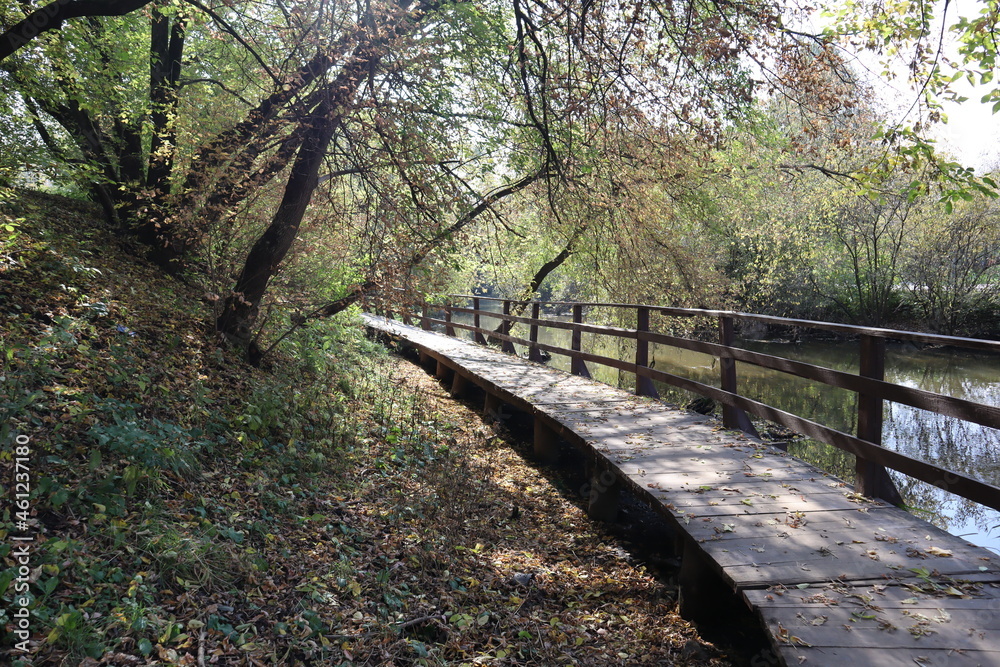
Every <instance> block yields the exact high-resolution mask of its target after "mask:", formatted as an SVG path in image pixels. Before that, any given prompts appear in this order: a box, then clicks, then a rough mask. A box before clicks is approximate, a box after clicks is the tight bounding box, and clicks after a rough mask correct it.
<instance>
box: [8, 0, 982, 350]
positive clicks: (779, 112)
mask: <svg viewBox="0 0 1000 667" xmlns="http://www.w3.org/2000/svg"><path fill="white" fill-rule="evenodd" d="M935 7H936V5H935V4H934V3H925V4H923V5H921V6H919V7H918V6H912V7H911V6H910V5H909V4H906V5H903V4H892V3H879V4H877V5H867V4H864V3H849V4H848V5H845V6H843V7H840V8H839V9H837V10H836V13H835V16H833V18H832V23H830V27H828V28H827V29H826V30H824V31H822V32H814V33H810V32H808V31H805V30H800V29H795V26H799V25H807V24H808V22H809V20H810V17H812V16H813V14H812V13H811V9H810V8H808V7H798V6H794V5H791V4H788V3H778V2H758V1H754V2H744V3H729V2H718V1H710V0H686V1H683V2H671V3H666V2H660V1H659V0H642V1H640V2H629V3H625V2H613V1H602V0H593V1H588V2H584V3H574V2H568V1H563V0H550V1H539V2H527V1H526V0H482V1H476V2H471V1H459V0H377V1H375V2H368V3H365V4H351V3H342V2H337V1H336V0H310V1H308V2H298V3H294V4H286V3H284V2H283V1H281V0H273V1H271V2H264V3H259V2H255V3H249V2H241V1H239V0H226V1H224V2H217V3H212V2H201V1H200V0H170V1H164V0H158V1H156V2H150V3H143V2H124V1H112V0H108V1H105V2H98V1H97V0H91V1H89V2H85V1H84V0H71V1H70V2H65V3H63V2H58V3H52V4H51V5H42V6H39V7H34V6H31V5H28V4H26V3H13V2H6V3H0V17H2V21H3V25H4V30H5V33H4V39H5V40H6V41H5V42H4V44H6V45H7V46H6V47H4V48H5V49H6V50H3V51H0V58H2V59H0V80H2V82H3V86H4V88H5V90H7V91H8V92H9V93H10V94H9V95H7V96H5V100H4V101H3V102H0V104H2V105H3V107H2V109H0V117H2V118H3V123H4V125H5V127H6V128H8V129H9V131H8V132H5V133H4V137H5V138H4V139H3V140H2V141H4V143H5V144H6V145H4V146H3V149H4V156H5V157H4V163H3V164H0V170H2V171H0V175H3V176H4V177H5V178H6V179H7V180H8V181H10V180H16V179H21V180H22V181H24V180H25V179H29V180H30V179H34V182H36V183H46V184H54V185H56V186H58V187H62V188H65V189H70V190H72V189H76V190H78V191H80V192H83V193H87V195H88V196H90V197H91V198H93V199H94V200H95V201H97V202H99V203H100V204H101V206H102V207H103V210H104V211H105V216H106V218H107V221H108V224H109V225H111V226H112V227H113V228H114V229H116V230H118V232H119V233H120V234H122V235H123V236H133V237H135V238H137V239H138V240H139V241H140V242H141V243H143V244H145V246H146V247H147V248H149V249H150V253H151V255H152V256H153V258H154V259H156V260H157V261H158V262H160V263H161V264H162V265H163V266H164V267H165V268H167V269H168V270H170V271H172V272H177V273H184V272H185V271H187V272H190V271H196V272H198V271H200V272H201V274H202V275H205V276H207V278H208V282H209V283H210V284H211V286H212V288H213V290H215V291H216V292H217V293H218V294H219V295H220V296H219V299H218V301H217V304H218V312H217V316H218V319H217V325H218V327H219V329H220V330H221V331H223V332H224V333H226V334H227V335H228V336H229V337H230V338H231V339H232V340H234V341H237V342H238V343H239V344H241V345H243V346H246V347H248V348H250V347H252V345H251V343H252V339H253V338H254V336H255V332H256V330H257V329H258V328H259V326H260V319H259V318H260V313H261V308H262V307H263V306H264V305H265V301H266V295H267V294H268V293H269V289H270V288H271V286H272V285H273V281H274V280H276V279H277V280H279V281H283V282H282V284H283V285H284V287H285V289H284V294H285V297H284V298H285V300H286V302H291V303H294V304H295V307H296V308H298V309H299V310H300V317H305V316H309V315H315V316H319V315H328V314H332V313H334V312H337V311H339V310H340V309H342V308H344V307H346V306H347V305H349V304H350V303H351V302H352V301H354V300H355V299H357V298H358V297H359V296H361V295H363V294H370V293H374V292H377V291H378V290H380V289H382V288H385V287H399V286H403V285H407V284H410V283H412V282H414V281H417V282H421V281H422V282H423V284H424V286H425V287H430V286H433V285H434V284H437V283H440V282H441V280H446V279H447V276H448V274H449V272H451V273H453V272H454V268H455V267H456V266H457V265H456V264H455V261H456V259H459V258H461V257H462V256H463V253H464V254H465V257H466V258H468V257H469V256H470V255H469V253H468V252H466V251H468V250H470V249H471V248H474V247H480V249H481V246H482V244H481V243H479V242H478V241H476V242H474V240H473V236H475V237H476V238H480V239H488V238H493V239H494V240H498V239H500V238H501V236H504V235H505V236H506V238H508V240H515V239H529V238H537V237H538V236H539V234H542V235H547V236H548V238H549V239H550V242H547V243H543V244H542V245H539V246H537V247H538V248H542V247H546V246H548V247H551V248H552V252H551V255H550V256H548V257H541V256H538V254H537V253H535V255H534V256H535V257H536V258H537V261H536V262H535V265H534V266H533V267H528V266H526V267H525V269H524V270H525V271H526V272H527V275H526V277H525V279H522V285H521V288H520V292H519V293H520V294H529V293H531V292H533V291H535V290H536V289H537V288H538V285H537V284H535V283H536V282H537V281H532V280H530V279H527V277H528V275H533V276H535V277H536V278H537V277H538V276H539V275H540V274H539V273H538V272H539V271H540V270H541V268H542V267H543V266H549V267H552V268H550V269H549V272H551V271H552V270H554V269H555V268H556V267H558V266H559V265H562V264H564V263H566V262H569V263H570V264H572V263H573V261H574V260H573V259H572V258H574V257H576V258H579V259H580V260H581V261H582V259H583V258H585V257H589V258H590V261H592V262H593V263H594V265H595V266H596V265H600V266H601V269H600V272H601V273H602V274H603V275H605V276H606V277H608V279H609V280H611V278H610V276H611V275H612V274H614V273H616V272H621V274H620V275H621V276H622V277H625V276H632V277H633V278H634V277H635V276H636V275H639V274H638V273H637V272H636V271H633V270H632V269H631V268H630V267H634V266H637V265H638V264H642V263H643V262H645V263H647V264H648V270H649V271H650V272H652V273H656V272H659V273H661V274H669V275H670V276H673V277H672V278H666V279H665V282H664V281H659V282H660V283H662V284H661V288H662V290H665V291H661V292H660V294H659V295H651V297H657V298H658V296H661V295H664V294H674V295H676V297H671V298H679V299H686V300H690V301H692V302H693V301H700V300H701V301H703V300H704V298H705V296H706V295H701V296H698V295H696V294H693V293H692V290H690V289H687V290H686V289H684V288H683V286H684V285H688V286H693V285H703V286H707V285H715V286H716V287H713V288H712V289H710V290H708V291H712V292H715V293H716V294H719V293H722V292H726V291H727V289H728V288H726V287H725V286H724V285H723V283H724V282H725V281H724V280H723V276H722V274H725V272H726V271H725V261H722V260H720V259H719V257H720V252H722V251H720V250H719V249H718V248H717V246H716V245H713V244H711V243H706V242H705V241H704V240H701V241H697V242H695V240H694V237H695V236H697V233H696V232H695V227H693V226H692V224H693V223H692V220H693V219H692V217H691V216H693V215H694V212H695V211H698V210H700V211H702V212H703V213H704V212H705V211H707V210H720V209H719V208H718V207H719V202H718V201H716V202H715V203H711V204H710V205H709V208H708V209H706V208H705V205H706V204H708V199H706V198H711V197H713V196H714V195H712V194H711V193H712V192H715V193H717V194H718V193H719V192H720V190H719V186H718V185H712V184H711V183H717V182H718V178H719V177H720V175H721V174H723V173H725V174H727V175H726V176H725V178H732V177H735V175H736V172H735V171H733V169H735V168H736V166H735V165H734V167H733V168H732V169H730V168H727V167H725V166H724V165H725V164H726V162H727V161H728V160H731V158H730V157H726V158H724V159H722V160H721V161H720V159H719V156H721V155H722V154H723V153H722V152H720V151H725V150H726V147H727V146H738V145H739V144H740V143H741V142H743V143H745V142H746V141H747V139H746V137H748V136H751V135H752V136H756V137H757V138H755V139H752V140H750V141H751V143H753V144H760V143H761V141H762V140H763V141H765V142H767V141H770V139H767V137H768V136H772V137H774V136H776V135H777V136H780V137H781V138H782V141H781V142H779V143H782V144H783V145H782V146H780V147H777V146H776V148H775V150H779V151H780V155H778V154H777V153H776V154H775V160H776V161H775V162H772V163H771V164H769V165H768V168H769V169H774V168H778V169H779V170H783V171H784V173H786V175H787V174H789V173H792V172H796V173H799V174H802V173H805V172H807V171H810V172H816V173H817V174H821V175H823V176H824V177H826V178H832V179H834V180H839V181H841V182H844V183H848V184H851V185H852V186H853V187H856V188H857V189H858V191H859V192H860V193H861V194H862V195H863V196H866V197H868V198H869V199H870V200H872V201H874V200H876V199H878V198H880V197H883V196H896V195H894V194H892V193H897V194H898V193H904V194H903V195H902V196H904V197H909V198H910V199H912V198H913V197H915V196H917V195H919V194H921V193H930V192H931V191H934V190H935V188H937V190H936V191H935V192H936V194H935V195H934V196H936V197H938V198H943V199H944V200H947V201H948V205H949V206H952V205H953V202H954V201H956V200H959V199H972V198H974V196H975V193H976V192H987V191H989V190H991V189H992V188H993V187H994V186H993V183H992V181H990V180H989V179H988V178H982V179H980V178H977V177H975V176H974V175H973V174H972V172H971V171H970V170H968V169H965V168H963V167H961V166H960V165H958V164H957V163H956V162H954V161H953V160H950V159H949V158H947V157H944V156H941V155H939V154H937V153H935V152H934V150H933V144H932V143H931V142H930V141H929V140H928V139H927V138H926V134H925V131H926V129H927V121H929V120H933V119H934V118H936V117H938V116H939V113H940V101H941V100H942V99H946V98H947V97H948V96H949V95H950V94H951V91H952V88H951V87H950V83H951V82H953V81H956V80H957V78H958V77H959V76H963V77H967V78H971V79H972V80H974V82H976V83H980V84H986V85H988V84H989V83H990V82H991V76H992V75H991V72H990V63H991V62H992V60H991V58H992V57H993V55H992V54H993V53H994V52H995V48H994V47H993V45H992V42H990V40H989V38H988V37H986V36H984V35H985V32H986V31H985V27H987V26H990V25H992V21H993V19H994V17H995V11H994V10H995V7H994V6H993V4H989V3H988V4H987V5H986V7H985V8H984V9H983V10H982V13H980V14H979V15H978V16H977V17H970V18H960V19H958V20H957V21H956V22H954V23H953V24H952V25H951V26H948V27H942V28H941V30H940V31H939V32H938V33H937V34H936V36H935V32H934V30H933V29H934V27H935V26H936V25H937V24H936V23H935V16H938V18H939V19H940V18H944V20H945V23H941V25H942V26H947V24H948V17H947V15H946V13H945V11H944V10H946V9H947V8H948V5H947V3H944V4H942V5H941V7H940V8H939V9H936V8H935ZM935 11H938V12H939V14H938V15H936V14H935ZM942 15H943V16H942ZM938 23H940V20H939V21H938ZM28 26H32V27H31V28H29V27H28ZM946 34H947V35H954V36H956V37H957V39H958V49H957V52H956V54H955V55H954V57H952V58H950V59H948V58H945V57H944V56H943V55H942V53H943V51H942V49H943V46H942V44H943V40H944V36H945V35H946ZM850 48H859V49H860V48H864V49H868V50H871V51H874V52H876V53H880V54H883V55H885V56H887V57H898V56H900V54H904V53H907V54H909V56H908V57H909V59H910V60H909V65H908V70H907V71H908V76H909V77H910V78H911V79H913V81H914V82H915V83H916V84H918V91H917V93H915V96H914V100H915V103H917V104H918V106H920V107H921V108H922V109H925V110H926V111H927V112H928V114H929V115H928V116H926V117H921V118H920V120H918V121H917V122H915V123H913V124H912V125H910V126H904V125H900V124H898V123H896V124H893V123H892V122H890V121H889V120H888V118H887V117H886V116H885V115H884V114H883V115H880V113H879V111H878V105H877V102H876V101H875V98H876V97H877V96H876V95H874V93H873V92H872V91H873V83H872V82H871V81H865V80H864V77H862V76H860V75H859V74H858V72H857V68H855V67H852V65H851V64H850V59H849V57H848V51H847V49H850ZM887 67H888V66H887ZM892 71H893V70H892V69H891V68H888V69H887V73H889V74H891V73H892ZM995 96H996V94H995V89H992V88H991V89H989V91H988V92H987V93H986V95H985V96H984V99H990V100H992V99H993V97H995ZM765 117H767V118H770V119H771V120H768V121H767V122H763V123H762V122H761V119H762V118H765ZM768 128H770V129H768ZM771 143H772V144H773V143H774V142H771ZM729 155H732V153H729ZM730 163H731V162H730ZM932 177H933V178H932ZM713 178H714V179H716V180H715V181H713V180H712V179H713ZM764 178H765V180H766V179H767V178H768V177H766V176H765V177H764ZM933 179H936V181H935V180H933ZM935 182H937V183H943V184H944V185H943V186H935V185H934V183H935ZM890 191H891V192H890ZM699 202H700V203H699ZM879 205H881V204H879ZM512 206H516V209H517V210H515V208H512ZM529 210H530V211H533V212H534V213H533V214H532V216H531V217H530V218H529V217H525V212H526V211H529ZM839 210H845V211H846V210H847V209H839ZM685 221H686V222H685ZM703 224H708V225H709V227H712V228H714V229H716V230H718V229H721V227H720V226H719V225H717V224H714V223H711V221H706V220H702V221H701V222H700V223H699V225H703ZM526 225H527V226H526ZM672 225H674V226H672ZM529 227H530V229H529ZM696 227H699V228H700V226H698V225H696ZM685 235H687V238H688V240H687V241H683V240H682V239H683V238H685ZM477 244H478V245H477ZM696 246H697V247H698V248H700V249H696ZM513 247H516V243H515V244H514V245H510V244H508V245H507V246H506V247H505V248H504V249H503V251H502V252H503V253H504V254H506V255H508V256H509V255H510V254H511V252H510V248H513ZM630 248H631V249H630ZM479 252H480V251H479V250H477V251H476V253H479ZM476 257H478V258H479V259H480V260H481V259H482V257H481V255H480V254H476ZM557 257H558V258H560V259H559V261H558V262H556V263H555V264H554V265H553V264H552V263H551V262H552V261H554V259H555V258H557ZM650 257H655V258H656V260H655V261H653V262H652V263H649V261H648V260H649V258H650ZM732 257H733V256H732V255H731V256H730V258H732ZM692 258H695V259H697V261H698V262H699V264H700V266H699V269H698V270H697V274H698V275H697V276H696V275H695V273H693V272H692V271H693V270H692V269H691V266H692V263H691V260H692ZM293 260H294V261H293ZM663 262H666V264H663ZM305 267H312V269H311V271H309V272H306V271H305V270H304V269H305ZM449 267H451V268H449ZM445 269H446V270H445ZM720 271H721V273H718V272H720ZM713 272H716V273H713ZM307 273H309V276H307ZM544 275H547V273H544ZM544 275H543V277H544ZM651 275H652V274H651ZM709 275H716V276H717V277H716V278H712V279H709V278H708V276H709ZM619 282H620V281H619ZM653 283H657V281H655V280H654V281H653ZM609 284H610V283H609ZM671 285H673V287H671ZM677 286H680V287H679V288H677ZM307 287H308V289H307ZM675 288H677V289H675ZM620 289H625V287H624V283H622V284H621V285H620ZM640 291H641V290H640ZM646 291H649V290H646ZM681 292H683V293H684V294H683V295H681Z"/></svg>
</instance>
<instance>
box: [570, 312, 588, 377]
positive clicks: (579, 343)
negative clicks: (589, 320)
mask: <svg viewBox="0 0 1000 667" xmlns="http://www.w3.org/2000/svg"><path fill="white" fill-rule="evenodd" d="M573 324H583V306H582V305H581V304H576V305H574V306H573ZM570 347H571V348H572V350H573V351H574V352H582V351H583V334H582V333H581V332H580V330H579V329H573V336H572V339H571V345H570ZM571 370H572V372H573V375H579V376H580V377H585V378H589V377H590V370H589V369H588V368H587V363H586V362H585V361H584V360H583V359H581V358H579V357H577V356H575V355H574V356H573V357H572V362H571Z"/></svg>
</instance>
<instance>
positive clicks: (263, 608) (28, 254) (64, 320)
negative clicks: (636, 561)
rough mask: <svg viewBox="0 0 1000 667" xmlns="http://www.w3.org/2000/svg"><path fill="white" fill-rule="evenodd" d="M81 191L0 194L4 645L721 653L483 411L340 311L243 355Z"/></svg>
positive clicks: (484, 658)
mask: <svg viewBox="0 0 1000 667" xmlns="http://www.w3.org/2000/svg"><path fill="white" fill-rule="evenodd" d="M92 214H93V212H92V211H91V210H90V209H89V208H87V207H84V206H82V205H80V204H76V203H74V202H70V201H68V200H63V199H58V198H53V197H47V196H43V195H37V194H22V195H20V196H18V197H16V198H12V197H9V196H8V197H7V199H6V200H0V332H2V334H3V338H2V346H0V363H2V366H0V442H2V443H3V447H4V449H3V451H2V454H0V487H2V488H0V492H2V495H3V498H4V504H3V514H2V517H0V518H2V521H3V524H2V525H3V527H2V530H0V559H2V563H0V604H2V609H0V628H2V634H3V642H2V648H0V651H2V652H0V660H2V661H4V662H8V663H11V664H15V665H29V664H34V665H42V664H85V665H98V664H113V665H146V664H178V665H194V664H197V665H204V664H255V665H260V664H290V665H294V664H335V665H336V664H340V665H361V664H368V665H391V664H395V665H450V664H454V665H464V664H468V665H472V664H516V665H527V664H535V665H560V664H594V665H609V664H623V665H624V664H629V665H631V664H710V663H711V664H720V662H721V658H720V657H718V654H717V652H716V651H715V649H714V648H713V647H711V646H710V645H707V644H705V643H704V642H702V641H701V640H700V639H698V637H697V635H696V634H695V632H694V630H693V629H692V628H691V627H689V626H688V625H687V624H686V623H684V622H683V621H681V620H680V619H679V618H678V617H677V615H676V613H675V611H674V607H675V605H674V600H673V597H672V594H671V592H670V591H669V590H667V589H666V588H665V587H664V585H663V584H662V583H661V582H658V581H657V580H656V579H655V578H653V577H651V576H649V575H648V574H646V573H645V572H644V571H643V570H642V568H641V567H637V566H634V565H631V564H629V563H627V562H625V561H623V560H622V558H621V555H620V553H619V551H618V550H617V549H616V548H615V547H614V546H613V544H612V543H611V541H610V539H609V538H607V536H605V535H604V534H603V533H601V531H600V529H599V528H597V527H595V526H594V525H592V524H591V523H590V522H589V521H588V520H587V519H586V518H585V516H584V515H583V514H582V513H581V512H580V510H579V509H578V508H576V507H575V506H574V505H572V504H570V503H568V502H567V501H566V500H565V499H563V498H562V497H561V496H560V495H559V494H558V493H556V492H555V490H553V489H552V488H551V486H550V485H549V484H548V483H547V482H546V481H545V479H544V478H543V477H541V476H540V475H538V473H537V472H536V471H534V470H533V469H531V468H529V467H527V466H525V465H524V464H523V462H521V461H520V460H519V459H518V457H517V456H516V455H515V454H514V453H513V452H512V451H511V450H510V448H509V447H507V445H506V443H505V442H504V440H503V438H502V436H503V433H502V432H499V431H497V430H496V429H494V428H492V427H488V426H486V425H484V424H483V423H482V422H481V421H479V420H478V418H477V417H475V416H474V415H472V414H470V413H468V411H467V410H465V409H464V408H461V407H460V406H457V405H456V404H454V403H453V402H451V401H449V400H448V399H447V398H446V397H445V396H444V395H443V394H442V392H441V391H440V388H439V387H437V386H436V385H434V384H433V383H432V382H431V381H430V380H429V379H427V378H426V377H425V376H423V375H422V373H420V372H419V371H417V370H416V369H415V368H414V367H412V366H410V365H408V364H407V363H405V362H402V361H400V360H399V359H397V358H395V357H392V356H390V355H388V354H387V353H386V352H385V350H384V348H383V347H381V346H380V345H377V344H375V343H373V342H372V341H369V340H368V339H366V338H365V337H364V336H363V335H362V332H361V330H360V329H359V328H358V327H357V326H356V325H355V324H353V323H352V320H351V318H350V316H345V317H344V318H343V319H339V320H336V321H331V322H321V323H317V324H314V325H312V326H308V327H303V328H302V329H301V330H300V331H298V332H297V333H296V334H295V335H294V336H291V337H289V339H287V340H286V342H285V343H284V344H283V347H282V348H281V349H280V350H279V353H280V355H281V356H277V357H275V358H274V359H272V360H271V361H270V363H269V364H268V365H267V367H265V368H264V369H253V368H249V367H247V366H245V365H244V364H243V363H242V362H240V361H238V359H237V358H236V355H234V354H231V353H230V351H229V350H228V349H227V348H226V346H225V344H224V342H223V341H221V340H219V339H218V338H217V337H216V336H215V334H214V333H213V332H212V330H211V328H210V327H208V326H206V324H205V322H206V321H207V320H208V318H209V311H210V309H209V307H208V305H206V304H205V303H204V302H203V301H202V300H201V295H200V294H199V293H198V291H197V290H196V289H195V288H193V287H189V286H187V284H185V283H179V282H176V281H173V280H170V279H167V278H164V277H163V276H162V275H161V274H159V273H158V272H157V271H156V270H155V269H154V268H152V267H150V266H148V265H146V264H145V263H144V262H142V261H140V260H137V259H134V257H135V256H136V255H137V253H136V252H135V251H134V249H132V248H129V247H126V246H122V245H121V241H120V240H119V239H117V238H114V237H112V236H110V235H108V234H107V233H106V232H105V231H103V230H102V228H101V227H100V226H98V225H97V224H93V225H90V224H87V223H86V220H87V219H88V216H91V215H92ZM81 221H83V222H81ZM19 464H20V465H19ZM19 474H21V475H23V477H18V475H19ZM22 479H23V480H25V481H24V483H25V484H27V485H28V487H30V493H29V494H28V497H27V503H26V505H25V504H22V505H20V506H19V505H18V504H17V503H16V502H15V499H16V498H17V493H18V491H19V488H18V486H17V482H18V481H20V480H22ZM22 489H23V487H22ZM25 507H27V508H28V509H27V510H25V509H24V508H25ZM22 512H26V514H21V513H22ZM22 518H25V519H26V522H25V523H26V525H18V521H20V520H21V519H22ZM18 537H22V538H30V541H27V540H25V541H18V540H16V539H15V538H18ZM25 544H27V545H28V547H29V548H28V552H29V555H28V556H27V557H26V560H27V568H26V570H24V569H21V566H22V565H24V564H25V558H22V557H21V556H20V555H19V554H21V553H23V547H24V545H25ZM19 550H20V551H19ZM518 572H521V573H531V574H533V575H535V576H534V578H533V579H532V580H531V581H530V582H529V583H528V584H527V585H522V584H520V583H518V582H517V580H516V579H513V578H512V577H513V575H514V574H515V573H518ZM22 608H23V609H25V610H27V611H26V612H21V611H20V610H21V609H22ZM19 613H26V614H27V615H28V616H27V620H26V621H25V622H22V617H20V616H18V614H19ZM24 627H26V628H27V636H26V638H25V635H20V634H18V632H17V630H19V629H21V628H24Z"/></svg>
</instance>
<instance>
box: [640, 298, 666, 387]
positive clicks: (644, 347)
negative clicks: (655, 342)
mask: <svg viewBox="0 0 1000 667" xmlns="http://www.w3.org/2000/svg"><path fill="white" fill-rule="evenodd" d="M635 330H636V337H635V365H636V366H643V367H646V368H649V341H648V340H644V339H643V338H642V334H643V332H646V331H649V308H641V307H640V308H639V309H638V310H636V314H635ZM635 393H636V394H638V395H639V396H652V397H653V398H659V397H660V392H658V391H656V387H655V386H653V381H652V380H651V379H650V378H648V377H645V376H642V375H639V374H636V376H635Z"/></svg>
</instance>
